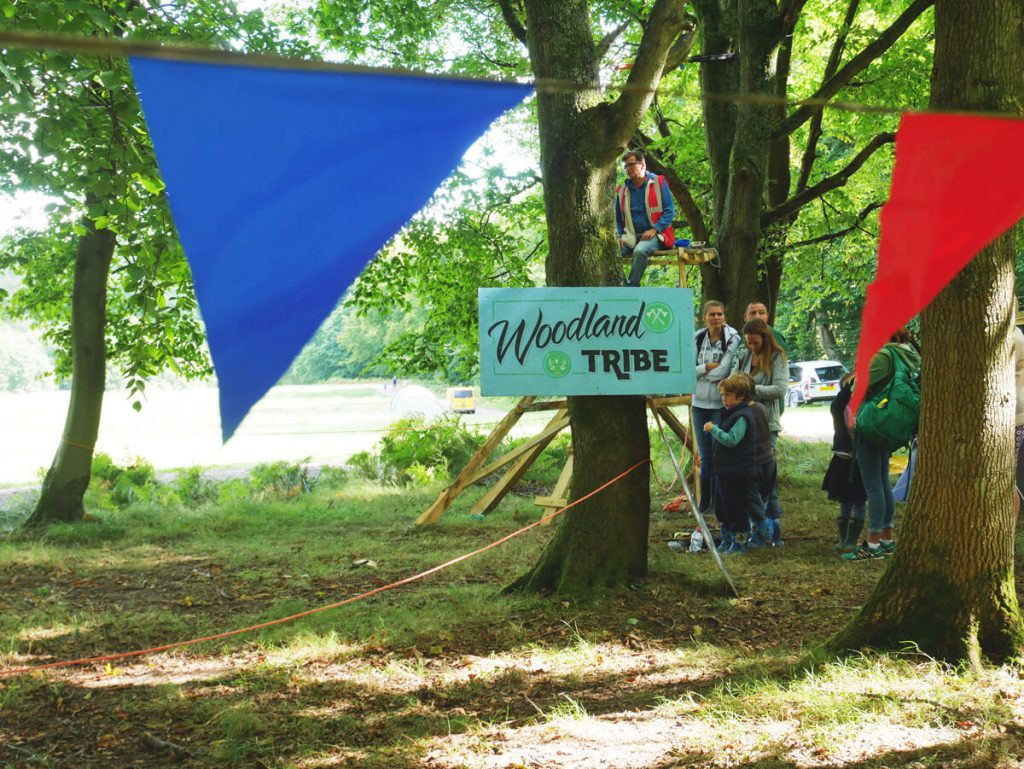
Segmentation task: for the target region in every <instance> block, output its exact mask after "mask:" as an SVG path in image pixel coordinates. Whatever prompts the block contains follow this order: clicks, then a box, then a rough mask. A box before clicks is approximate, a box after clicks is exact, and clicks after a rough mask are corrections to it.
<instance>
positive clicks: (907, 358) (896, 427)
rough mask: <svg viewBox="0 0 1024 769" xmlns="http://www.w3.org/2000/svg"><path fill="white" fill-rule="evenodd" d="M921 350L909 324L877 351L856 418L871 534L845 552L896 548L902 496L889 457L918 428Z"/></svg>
mask: <svg viewBox="0 0 1024 769" xmlns="http://www.w3.org/2000/svg"><path fill="white" fill-rule="evenodd" d="M920 371H921V353H920V352H919V351H918V349H917V347H916V345H914V344H913V342H912V340H911V337H910V332H909V331H908V330H907V329H906V327H904V328H901V329H900V330H899V331H897V332H896V333H895V334H893V335H892V337H891V338H890V340H889V342H888V343H887V344H885V345H884V346H883V347H882V349H881V350H879V351H878V352H877V353H875V355H874V357H873V358H872V359H871V366H870V368H869V370H868V385H867V392H866V393H865V397H864V402H863V403H861V405H860V408H859V409H857V416H856V419H855V420H854V423H853V439H854V454H855V455H856V457H857V466H858V467H859V468H860V477H861V480H862V481H863V482H864V489H865V491H867V495H868V537H867V540H865V541H864V542H862V543H861V544H860V546H859V547H857V548H856V549H855V550H853V551H852V552H849V553H844V554H843V556H842V557H843V558H844V559H845V560H848V561H865V560H870V559H873V558H883V557H885V556H886V555H891V554H892V553H894V552H896V543H895V540H894V539H893V519H894V517H895V514H896V500H895V499H894V498H893V494H892V486H891V485H890V483H889V457H890V456H891V455H892V452H893V451H895V450H896V449H898V448H899V447H900V446H903V445H907V444H909V443H910V440H911V438H912V437H913V436H914V434H915V433H916V431H917V419H918V414H919V413H920V403H921V394H920V393H921V390H920V387H919V385H918V377H919V374H920Z"/></svg>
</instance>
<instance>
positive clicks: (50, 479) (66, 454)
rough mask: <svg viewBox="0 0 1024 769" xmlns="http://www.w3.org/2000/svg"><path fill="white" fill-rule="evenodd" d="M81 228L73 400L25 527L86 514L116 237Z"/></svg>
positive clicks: (73, 335)
mask: <svg viewBox="0 0 1024 769" xmlns="http://www.w3.org/2000/svg"><path fill="white" fill-rule="evenodd" d="M83 226H84V227H85V228H86V233H85V234H84V235H81V236H80V237H79V240H78V249H77V252H76V254H75V283H74V290H73V293H72V297H71V348H72V353H71V354H72V374H71V401H70V403H69V404H68V414H67V419H66V420H65V422H64V433H63V436H62V438H61V442H60V446H58V448H57V453H56V455H55V456H54V458H53V464H52V465H51V466H50V469H49V471H48V472H47V473H46V478H45V479H44V481H43V488H42V493H41V494H40V496H39V501H38V503H36V507H35V510H34V511H33V512H32V515H31V516H30V517H29V519H28V521H26V523H25V525H26V526H44V525H46V524H50V523H56V522H60V521H79V520H81V519H82V517H83V516H84V515H85V508H84V507H83V504H82V499H83V497H84V495H85V490H86V488H87V487H88V486H89V475H90V472H91V470H92V455H93V448H94V446H95V445H96V436H97V434H98V433H99V426H100V411H101V408H102V406H103V390H104V383H105V381H106V346H105V345H106V339H105V335H104V328H105V324H106V305H107V274H108V273H109V271H110V260H111V258H112V257H113V255H114V246H115V236H114V233H112V232H111V231H110V230H99V231H97V230H96V229H95V227H94V226H93V223H92V222H91V221H90V220H89V219H87V218H86V219H85V220H83Z"/></svg>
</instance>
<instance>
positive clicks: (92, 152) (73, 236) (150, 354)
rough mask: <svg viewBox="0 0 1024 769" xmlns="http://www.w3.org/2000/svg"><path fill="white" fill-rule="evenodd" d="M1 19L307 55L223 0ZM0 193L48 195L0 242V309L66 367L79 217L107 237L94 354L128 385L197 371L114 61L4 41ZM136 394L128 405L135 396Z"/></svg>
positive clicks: (148, 174) (171, 240)
mask: <svg viewBox="0 0 1024 769" xmlns="http://www.w3.org/2000/svg"><path fill="white" fill-rule="evenodd" d="M3 13H4V17H5V23H7V24H9V25H11V26H13V27H16V28H17V29H19V30H23V31H28V32H59V33H63V34H69V35H83V36H91V37H125V36H130V37H135V38H142V39H158V40H172V41H179V42H189V43H193V44H199V45H211V46H216V45H218V44H224V43H227V42H228V41H230V43H231V44H232V46H234V47H243V48H245V49H248V50H253V51H264V52H273V51H279V50H287V51H291V52H294V53H308V47H307V46H304V45H303V44H301V43H300V42H298V41H295V40H292V41H288V42H287V43H284V42H282V41H280V40H279V38H278V32H277V30H275V29H274V28H273V27H272V26H271V25H269V24H267V23H266V20H265V19H264V17H263V15H262V14H261V13H258V12H257V13H250V14H241V13H239V12H238V11H237V9H236V8H235V6H234V3H232V2H225V1H224V0H195V2H189V3H179V4H173V5H167V4H165V5H155V6H151V5H149V4H144V3H138V2H135V0H109V1H108V0H104V1H103V2H100V0H64V1H63V2H60V3H56V2H18V3H14V4H11V3H5V4H4V11H3ZM0 134H2V135H3V136H4V142H3V143H2V144H0V192H3V193H9V194H13V193H17V192H20V191H28V190H33V191H37V192H41V193H44V194H45V195H47V196H48V197H49V198H50V199H51V200H52V203H51V204H50V205H49V221H48V224H47V227H46V229H45V230H43V231H40V232H32V231H21V232H19V233H17V234H15V235H14V236H11V237H9V238H7V239H6V241H5V242H4V243H3V246H2V248H0V270H13V271H14V272H16V273H18V274H19V275H20V276H21V277H22V278H23V281H22V283H21V285H20V286H19V287H18V288H17V289H16V290H15V291H13V292H11V293H10V295H9V296H0V312H3V313H5V314H7V315H9V316H12V317H17V318H29V319H31V320H33V321H35V322H36V323H38V324H40V325H41V326H42V327H43V329H44V337H45V340H46V342H47V343H48V344H50V345H51V346H52V347H53V348H54V350H55V353H56V360H55V362H54V373H55V374H56V376H57V377H58V378H64V377H66V376H67V375H68V374H69V373H70V369H71V361H70V349H71V347H70V305H71V303H70V302H69V301H68V297H70V295H71V286H72V280H73V275H74V263H75V259H74V254H75V248H76V245H77V241H78V239H79V237H80V236H81V235H83V234H84V233H85V232H86V229H85V227H84V226H83V222H85V221H86V220H87V221H89V222H91V223H92V225H93V226H94V227H95V228H96V229H99V230H103V229H105V230H109V231H111V232H112V233H114V234H115V235H116V251H115V255H114V262H113V264H112V265H111V272H110V279H109V282H108V293H107V308H106V314H107V340H106V342H107V355H108V359H109V360H110V361H111V362H112V363H114V364H116V365H117V366H119V367H120V369H121V371H122V376H123V378H124V380H125V382H126V384H127V386H128V388H129V390H130V391H131V392H133V393H135V394H141V392H142V391H143V390H144V388H145V381H146V379H148V378H149V377H151V376H153V375H155V374H156V373H158V372H160V371H162V370H164V369H169V370H171V371H173V372H175V373H176V374H178V375H180V376H183V377H185V378H199V377H205V376H208V375H209V374H210V372H211V369H210V362H209V358H208V356H207V354H206V352H205V349H204V346H203V341H204V334H203V331H202V328H201V326H200V323H199V319H198V316H197V313H196V301H195V295H194V291H193V287H192V280H191V275H190V272H189V269H188V264H187V262H186V261H185V257H184V254H183V252H182V249H181V245H180V243H179V242H178V240H177V235H176V233H175V230H174V226H173V223H172V221H171V216H170V211H169V209H168V205H167V199H166V194H165V192H164V185H163V182H162V180H161V179H160V177H159V172H158V169H157V164H156V159H155V157H154V154H153V148H152V145H151V143H150V139H149V135H148V133H147V130H146V125H145V121H144V120H143V117H142V113H141V110H140V107H139V103H138V99H137V96H136V93H135V87H134V84H133V82H132V78H131V73H130V70H129V67H128V62H127V60H126V59H122V58H112V57H109V56H84V55H70V54H65V53H59V52H53V51H48V50H26V49H20V48H6V49H4V50H3V51H2V52H0ZM139 402H140V403H141V401H139Z"/></svg>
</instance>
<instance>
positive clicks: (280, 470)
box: [249, 457, 316, 499]
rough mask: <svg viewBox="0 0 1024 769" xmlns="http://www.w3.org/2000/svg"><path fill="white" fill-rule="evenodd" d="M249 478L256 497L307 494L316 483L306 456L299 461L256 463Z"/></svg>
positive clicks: (287, 496)
mask: <svg viewBox="0 0 1024 769" xmlns="http://www.w3.org/2000/svg"><path fill="white" fill-rule="evenodd" d="M249 478H250V483H251V484H252V487H253V489H254V490H255V492H256V498H257V499H290V498H292V497H295V496H298V495H299V494H309V493H310V492H311V491H312V490H313V486H314V484H315V483H316V478H315V476H314V473H313V471H312V469H311V468H310V466H309V458H308V457H307V458H306V459H303V460H301V461H299V462H284V461H282V462H270V463H267V464H259V465H256V467H254V468H253V469H252V471H251V472H250V473H249Z"/></svg>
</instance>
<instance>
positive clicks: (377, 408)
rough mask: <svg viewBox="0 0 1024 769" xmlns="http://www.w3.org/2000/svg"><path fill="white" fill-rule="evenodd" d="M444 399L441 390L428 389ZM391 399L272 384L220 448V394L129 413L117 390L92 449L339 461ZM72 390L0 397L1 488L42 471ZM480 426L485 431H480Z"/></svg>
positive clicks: (154, 455) (193, 390)
mask: <svg viewBox="0 0 1024 769" xmlns="http://www.w3.org/2000/svg"><path fill="white" fill-rule="evenodd" d="M435 392H436V393H437V394H439V397H440V399H441V400H442V401H443V399H444V388H443V387H438V388H435ZM392 396H393V394H392V393H391V392H386V391H385V390H384V388H383V386H382V385H381V383H380V382H379V381H367V382H355V383H351V384H337V385H301V386H299V385H296V386H283V387H275V388H273V389H272V390H271V391H270V393H269V394H268V395H267V396H266V397H265V398H264V399H263V400H262V401H260V403H259V404H258V405H257V406H256V408H255V409H253V411H252V413H251V414H250V415H249V417H248V418H247V419H246V420H245V422H243V423H242V426H241V428H240V429H239V430H238V432H237V433H236V435H235V437H233V438H232V439H231V440H230V441H229V442H228V443H227V444H226V445H222V444H221V438H220V417H219V414H218V410H217V390H216V389H215V388H212V387H188V388H183V389H157V388H154V389H151V390H149V391H148V392H147V395H146V399H145V405H144V406H143V408H142V410H141V411H139V412H136V411H135V410H134V409H132V407H131V402H130V400H129V399H128V396H127V394H126V393H124V392H119V391H112V392H109V393H107V395H106V398H105V399H104V403H103V418H102V422H101V425H100V432H99V440H98V441H97V446H96V448H97V450H98V451H102V452H104V453H106V454H109V455H110V456H112V457H114V458H115V459H117V460H118V461H123V462H126V461H130V460H132V459H134V458H135V457H143V458H145V459H146V460H147V461H149V462H151V463H152V464H153V465H154V466H156V468H157V469H161V470H162V469H170V468H178V467H188V466H191V465H204V466H208V467H223V466H226V467H238V466H249V465H252V464H255V463H257V462H270V461H275V460H289V461H295V460H299V459H303V458H305V457H309V458H311V460H312V461H314V462H316V463H341V462H343V461H344V460H345V459H347V458H348V457H349V456H350V455H351V454H353V453H355V452H357V451H363V450H366V449H369V448H371V447H372V446H373V444H374V443H376V442H377V440H378V439H379V438H380V437H381V435H382V434H383V433H384V430H385V429H386V428H387V426H388V425H389V424H391V422H392V421H394V419H395V418H396V417H395V415H394V414H392V412H391V401H392ZM68 397H69V393H67V392H55V391H50V392H37V393H25V394H10V393H0V424H2V425H3V435H4V439H5V440H4V442H3V444H2V445H0V484H26V483H30V482H32V481H35V480H37V479H38V477H39V472H40V468H44V469H45V468H46V467H48V466H49V464H50V461H51V460H52V459H53V454H54V451H55V450H56V448H57V443H58V441H59V440H60V436H61V429H62V427H63V425H64V417H65V414H66V411H67V404H68ZM507 403H508V399H496V404H495V406H491V405H490V404H489V402H488V400H487V399H483V400H482V404H481V408H480V409H478V412H477V414H474V415H466V416H465V418H464V421H466V422H467V423H471V424H479V425H481V426H486V425H490V424H494V423H496V422H497V421H498V420H499V419H501V417H502V416H503V415H504V413H505V411H506V410H507V408H508V407H507V405H506V404H507ZM546 421H547V417H545V416H544V415H543V414H528V415H526V416H525V417H524V418H523V420H522V423H521V424H520V426H519V427H518V428H517V430H516V434H526V433H528V432H531V431H538V430H539V429H540V427H541V426H542V425H543V424H544V423H545V422H546ZM481 429H484V430H486V429H488V428H486V427H482V428H481Z"/></svg>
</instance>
